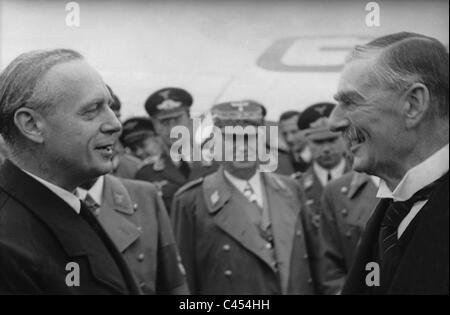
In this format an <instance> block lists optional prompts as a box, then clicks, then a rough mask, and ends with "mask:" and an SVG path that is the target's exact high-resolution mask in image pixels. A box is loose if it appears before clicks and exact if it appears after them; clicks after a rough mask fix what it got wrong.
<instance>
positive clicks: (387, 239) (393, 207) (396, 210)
mask: <svg viewBox="0 0 450 315" xmlns="http://www.w3.org/2000/svg"><path fill="white" fill-rule="evenodd" d="M434 187H435V184H434V183H433V184H431V185H428V186H426V187H425V188H423V189H421V190H419V191H418V192H416V193H415V194H414V195H413V196H412V197H411V198H410V199H408V200H406V201H397V202H395V201H391V204H390V205H389V207H388V208H387V210H386V213H385V215H384V218H383V221H382V222H381V228H380V235H379V246H380V248H379V250H380V258H381V263H382V264H383V263H385V262H387V261H389V260H390V259H391V258H392V257H393V253H394V252H395V251H394V249H395V247H396V246H397V243H398V242H397V241H398V234H397V231H398V226H399V225H400V223H401V222H402V221H403V219H404V218H405V217H406V215H407V214H408V213H409V211H410V210H411V208H412V207H413V206H414V204H415V203H416V202H419V201H423V200H427V199H428V198H429V197H430V195H431V193H432V190H433V188H434Z"/></svg>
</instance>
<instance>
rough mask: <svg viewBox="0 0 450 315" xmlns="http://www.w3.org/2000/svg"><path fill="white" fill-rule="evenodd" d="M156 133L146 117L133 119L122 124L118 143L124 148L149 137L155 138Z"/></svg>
mask: <svg viewBox="0 0 450 315" xmlns="http://www.w3.org/2000/svg"><path fill="white" fill-rule="evenodd" d="M155 135H156V132H155V129H154V127H153V123H152V121H151V120H150V119H149V118H147V117H133V118H130V119H127V120H125V121H124V122H123V124H122V134H121V135H120V138H119V140H120V142H121V143H122V144H123V145H124V146H129V145H131V144H133V143H136V142H138V141H141V140H143V139H145V138H147V137H149V136H155Z"/></svg>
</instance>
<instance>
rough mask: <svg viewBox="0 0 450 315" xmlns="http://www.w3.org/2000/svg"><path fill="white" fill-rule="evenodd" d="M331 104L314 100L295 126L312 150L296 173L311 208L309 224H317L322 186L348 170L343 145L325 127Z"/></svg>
mask: <svg viewBox="0 0 450 315" xmlns="http://www.w3.org/2000/svg"><path fill="white" fill-rule="evenodd" d="M333 108H334V104H331V103H318V104H314V105H312V106H310V107H308V108H307V109H306V110H305V111H304V112H303V113H302V115H301V116H300V117H299V120H298V127H299V129H300V130H301V131H302V132H303V134H304V136H305V137H306V138H307V140H308V146H309V147H310V149H311V153H312V159H313V162H312V166H311V167H310V168H309V169H308V170H307V171H306V172H304V173H296V174H295V175H294V176H293V177H294V178H297V179H298V180H299V181H300V184H301V185H302V187H303V189H304V191H305V194H306V197H307V201H306V202H307V204H308V206H309V208H310V209H311V210H312V212H313V214H314V216H313V224H314V225H315V226H316V227H317V228H318V227H319V221H320V218H319V214H320V212H321V210H320V209H321V208H320V201H321V198H322V193H323V189H324V187H325V186H326V185H327V183H328V182H329V181H331V180H332V179H337V178H339V177H341V176H342V175H343V174H344V173H346V172H347V171H349V170H350V167H349V166H348V164H347V161H346V158H345V146H344V143H343V141H342V138H341V137H340V135H339V134H336V133H332V132H330V131H329V129H328V123H327V120H328V117H329V115H330V113H331V112H332V110H333Z"/></svg>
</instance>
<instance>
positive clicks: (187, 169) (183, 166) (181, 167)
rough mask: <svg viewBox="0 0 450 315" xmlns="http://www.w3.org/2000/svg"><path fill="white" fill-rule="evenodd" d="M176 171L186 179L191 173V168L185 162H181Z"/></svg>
mask: <svg viewBox="0 0 450 315" xmlns="http://www.w3.org/2000/svg"><path fill="white" fill-rule="evenodd" d="M178 170H179V171H180V173H181V174H182V175H183V176H184V178H186V179H188V178H189V175H190V173H191V168H190V167H189V164H188V163H187V162H186V161H183V160H181V161H180V165H179V166H178Z"/></svg>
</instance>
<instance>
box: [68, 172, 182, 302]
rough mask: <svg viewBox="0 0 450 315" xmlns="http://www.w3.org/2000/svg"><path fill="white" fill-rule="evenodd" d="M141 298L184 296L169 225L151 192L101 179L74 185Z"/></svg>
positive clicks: (123, 181)
mask: <svg viewBox="0 0 450 315" xmlns="http://www.w3.org/2000/svg"><path fill="white" fill-rule="evenodd" d="M77 192H78V195H79V197H80V198H81V199H83V200H85V201H86V203H88V204H90V205H91V208H92V210H93V212H94V214H95V216H96V217H97V219H98V220H99V222H100V224H101V225H102V226H103V228H104V229H105V231H106V233H108V235H109V236H110V237H111V239H112V241H113V242H114V244H115V245H116V247H117V249H118V250H119V251H120V252H121V253H122V255H123V257H124V258H125V260H126V262H127V263H128V266H129V267H130V269H131V271H132V272H133V273H134V275H135V276H136V279H137V280H138V282H139V286H140V288H141V290H142V291H143V293H145V294H188V293H189V291H188V289H187V284H186V278H185V274H184V268H183V266H182V265H181V261H180V257H179V255H178V250H177V247H176V244H175V237H174V235H173V231H172V226H171V224H170V219H169V216H168V215H167V211H166V208H165V207H164V203H163V201H162V199H161V197H160V196H159V191H158V190H157V188H156V187H155V186H154V185H152V184H150V183H147V182H142V181H137V180H129V179H122V178H116V177H114V176H112V175H104V176H100V177H99V178H97V179H95V180H94V181H91V182H89V183H86V184H83V185H82V187H79V188H78V190H77Z"/></svg>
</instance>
